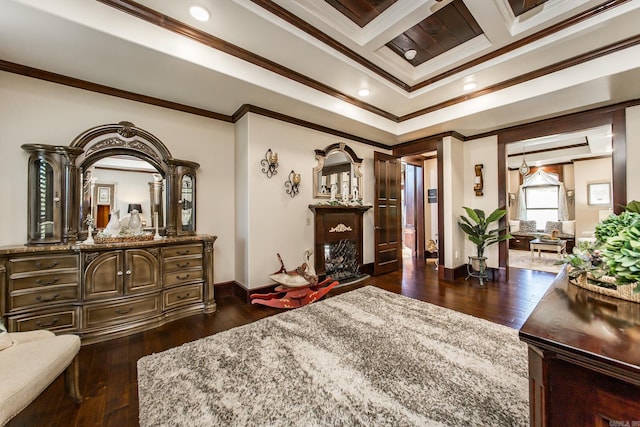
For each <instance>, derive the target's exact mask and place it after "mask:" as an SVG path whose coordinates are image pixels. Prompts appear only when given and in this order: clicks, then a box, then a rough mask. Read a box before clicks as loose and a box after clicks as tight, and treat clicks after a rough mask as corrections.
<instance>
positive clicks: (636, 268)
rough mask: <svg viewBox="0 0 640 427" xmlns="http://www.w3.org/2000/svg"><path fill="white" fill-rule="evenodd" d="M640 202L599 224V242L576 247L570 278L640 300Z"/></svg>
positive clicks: (569, 257) (625, 297) (578, 283)
mask: <svg viewBox="0 0 640 427" xmlns="http://www.w3.org/2000/svg"><path fill="white" fill-rule="evenodd" d="M638 207H640V205H639V204H638V202H635V201H634V202H631V203H630V204H629V205H627V206H626V207H625V208H626V210H625V211H624V212H622V213H621V214H620V215H610V216H609V217H607V218H606V219H604V220H603V221H602V222H600V223H599V224H598V225H597V226H596V230H595V233H594V235H595V237H596V241H595V242H584V243H581V244H580V245H579V246H577V247H576V248H574V250H573V253H572V254H570V255H568V256H567V257H566V259H565V261H564V262H565V263H567V264H568V268H567V274H568V276H569V278H570V280H571V281H572V282H573V283H575V284H577V285H578V286H581V287H586V288H588V289H590V290H593V291H596V292H599V293H604V294H607V295H611V296H615V297H617V298H623V299H629V300H632V301H638V302H640V296H639V295H638V293H639V292H640V213H639V211H638Z"/></svg>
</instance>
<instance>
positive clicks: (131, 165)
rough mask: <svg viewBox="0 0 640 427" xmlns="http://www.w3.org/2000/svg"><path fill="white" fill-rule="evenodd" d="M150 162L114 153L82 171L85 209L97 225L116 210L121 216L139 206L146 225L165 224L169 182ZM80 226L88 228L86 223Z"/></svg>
mask: <svg viewBox="0 0 640 427" xmlns="http://www.w3.org/2000/svg"><path fill="white" fill-rule="evenodd" d="M159 172H160V171H158V170H157V169H156V168H155V167H154V166H153V165H151V164H150V163H149V162H147V161H145V160H143V159H140V158H137V157H134V156H130V155H115V156H110V157H105V158H102V159H100V160H98V161H96V162H95V163H93V164H92V165H91V166H89V167H88V168H87V169H86V170H85V171H84V175H83V195H82V212H83V217H84V218H86V217H87V215H88V214H89V213H91V215H92V216H93V218H94V227H95V228H96V229H101V228H104V227H106V225H107V224H108V223H109V219H110V217H111V215H112V214H114V213H115V212H118V213H119V218H120V220H121V221H122V220H124V222H125V223H126V219H127V218H128V217H129V216H130V214H131V211H132V210H134V209H135V210H137V211H138V213H139V214H140V219H141V223H142V227H143V228H148V229H152V228H154V227H155V223H154V221H155V218H156V213H157V218H158V227H159V228H163V227H164V226H165V224H164V218H165V213H164V212H165V209H164V206H165V205H166V195H165V190H164V189H165V188H166V183H165V179H164V177H163V176H162V174H160V173H159ZM81 229H86V223H83V224H82V227H81Z"/></svg>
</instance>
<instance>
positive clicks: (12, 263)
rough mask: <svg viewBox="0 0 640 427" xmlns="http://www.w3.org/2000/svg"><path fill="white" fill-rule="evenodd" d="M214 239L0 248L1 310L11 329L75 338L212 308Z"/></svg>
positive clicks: (126, 330) (94, 337)
mask: <svg viewBox="0 0 640 427" xmlns="http://www.w3.org/2000/svg"><path fill="white" fill-rule="evenodd" d="M215 240H216V237H215V236H208V235H195V236H184V237H169V238H163V239H161V240H148V241H131V242H118V243H105V244H92V245H88V244H81V243H75V244H61V245H47V246H13V247H2V248H0V315H1V316H2V317H3V318H4V320H5V321H6V324H7V327H8V329H9V331H10V332H22V331H29V330H33V329H48V330H51V331H53V332H56V333H75V334H77V335H79V336H80V337H81V338H82V343H83V344H87V343H91V342H97V341H103V340H106V339H110V338H115V337H120V336H124V335H129V334H131V333H134V332H139V331H142V330H145V329H149V328H153V327H156V326H159V325H162V324H163V323H166V322H167V321H169V320H172V319H177V318H180V317H184V316H188V315H191V314H195V313H203V312H205V313H211V312H214V311H215V310H216V303H215V300H214V293H213V244H214V242H215Z"/></svg>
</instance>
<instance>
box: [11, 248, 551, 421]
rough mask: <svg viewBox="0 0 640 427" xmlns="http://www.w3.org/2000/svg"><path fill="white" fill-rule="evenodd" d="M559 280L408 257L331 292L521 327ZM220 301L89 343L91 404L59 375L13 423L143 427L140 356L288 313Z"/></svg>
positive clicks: (85, 377) (86, 366)
mask: <svg viewBox="0 0 640 427" xmlns="http://www.w3.org/2000/svg"><path fill="white" fill-rule="evenodd" d="M554 277H555V275H554V274H552V273H544V272H538V271H530V270H519V269H515V268H514V269H511V270H510V272H509V281H508V282H502V283H497V282H495V283H492V282H489V283H486V284H485V285H484V286H480V285H479V284H478V281H477V280H475V279H470V280H468V281H465V280H463V279H459V280H457V281H455V282H445V281H439V280H438V275H437V271H434V265H433V264H426V265H425V264H424V263H420V262H418V264H415V263H414V262H413V261H411V260H407V261H405V265H404V269H403V270H401V271H397V272H393V273H389V274H386V275H383V276H378V277H371V278H370V279H368V280H366V281H365V282H363V283H361V284H358V285H350V286H342V287H340V288H338V289H334V290H333V291H332V292H331V293H330V294H329V297H330V296H331V295H336V294H339V293H343V292H347V291H349V290H352V289H354V288H357V287H359V286H364V285H374V286H377V287H379V288H382V289H386V290H388V291H391V292H396V293H399V294H402V295H406V296H408V297H411V298H416V299H419V300H422V301H427V302H430V303H433V304H437V305H440V306H443V307H448V308H450V309H453V310H457V311H460V312H463V313H467V314H470V315H473V316H476V317H480V318H484V319H487V320H489V321H492V322H496V323H500V324H503V325H506V326H509V327H512V328H516V329H519V328H520V327H521V326H522V324H523V323H524V321H525V320H526V319H527V317H528V316H529V314H530V313H531V311H532V310H533V308H534V307H535V306H536V304H537V303H538V301H539V300H540V298H541V297H542V295H543V294H544V293H545V291H546V290H547V288H548V287H549V285H550V284H551V282H552V280H553V278H554ZM216 302H217V305H218V311H217V312H216V313H214V314H210V315H194V316H191V317H188V318H185V319H181V320H177V321H174V322H172V323H170V324H168V325H165V326H162V327H159V328H156V329H153V330H150V331H147V332H142V333H138V334H135V335H131V336H129V337H126V338H120V339H115V340H111V341H107V342H104V343H98V344H92V345H87V346H83V347H82V349H81V350H80V384H81V391H82V394H83V396H84V402H83V403H82V404H80V405H75V404H74V403H73V402H72V401H71V399H70V398H69V397H68V396H67V395H65V393H64V381H63V378H62V377H59V378H58V379H56V380H55V381H54V383H53V384H51V386H49V387H48V388H47V389H46V390H45V391H44V392H43V393H42V394H41V395H40V396H39V397H38V398H37V399H36V400H35V401H34V402H33V403H32V404H31V405H29V406H28V407H27V408H26V409H25V410H24V411H22V412H21V413H20V414H19V415H18V416H16V417H15V418H14V419H13V420H12V421H11V422H10V423H9V424H8V425H9V426H13V427H15V426H30V427H31V426H118V427H122V426H137V425H138V391H137V374H136V361H137V360H138V359H140V358H141V357H143V356H145V355H147V354H151V353H157V352H160V351H163V350H166V349H168V348H171V347H175V346H179V345H181V344H184V343H185V342H189V341H193V340H196V339H198V338H202V337H205V336H208V335H211V334H215V333H217V332H220V331H224V330H227V329H230V328H233V327H235V326H240V325H244V324H246V323H250V322H253V321H256V320H258V319H261V318H264V317H267V316H271V315H273V314H276V313H279V312H280V311H281V310H277V309H272V308H268V307H264V306H254V305H250V304H245V303H244V302H242V301H240V300H239V299H238V298H237V297H235V296H233V295H232V293H231V292H220V293H219V294H218V295H216ZM470 333H472V332H470Z"/></svg>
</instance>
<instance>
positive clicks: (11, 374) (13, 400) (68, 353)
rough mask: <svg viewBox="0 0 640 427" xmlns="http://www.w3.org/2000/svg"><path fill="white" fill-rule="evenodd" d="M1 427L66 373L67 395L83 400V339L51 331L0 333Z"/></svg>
mask: <svg viewBox="0 0 640 427" xmlns="http://www.w3.org/2000/svg"><path fill="white" fill-rule="evenodd" d="M0 341H1V342H0V378H1V379H0V426H4V425H5V424H6V423H7V422H8V421H9V420H10V419H11V418H13V417H15V416H16V415H17V414H18V413H19V412H20V411H22V410H23V409H24V408H25V407H27V405H29V403H31V402H32V401H33V400H34V399H35V398H36V397H38V395H39V394H40V393H42V391H44V389H46V388H47V387H48V386H49V384H51V383H52V382H53V380H55V379H56V378H57V377H58V376H59V375H60V374H61V373H62V372H65V386H66V390H67V393H69V395H70V396H71V397H72V398H73V400H74V401H75V402H76V403H80V402H81V401H82V397H81V395H80V391H79V387H78V362H77V354H78V351H79V350H80V338H79V337H78V336H76V335H55V334H54V333H52V332H50V331H45V330H39V331H30V332H16V333H6V332H5V333H1V334H0Z"/></svg>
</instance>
